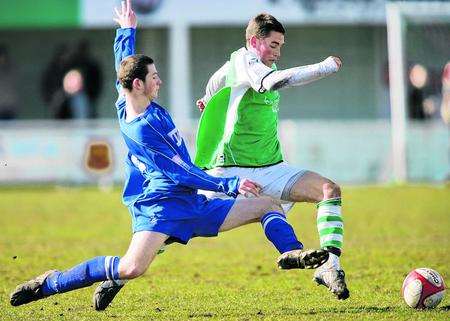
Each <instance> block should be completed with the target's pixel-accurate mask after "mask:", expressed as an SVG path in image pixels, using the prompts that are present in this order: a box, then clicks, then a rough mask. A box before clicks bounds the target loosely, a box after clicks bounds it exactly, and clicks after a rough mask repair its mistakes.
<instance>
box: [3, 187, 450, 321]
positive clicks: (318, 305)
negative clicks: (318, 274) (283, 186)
mask: <svg viewBox="0 0 450 321" xmlns="http://www.w3.org/2000/svg"><path fill="white" fill-rule="evenodd" d="M343 197H344V207H343V208H344V219H345V241H344V247H345V253H344V255H343V258H342V262H343V267H344V268H345V271H346V273H347V281H348V284H349V288H350V291H351V297H350V299H348V300H346V301H343V302H340V301H337V300H335V299H334V298H333V297H332V295H331V294H330V293H329V292H328V291H327V290H326V289H325V288H324V287H317V286H316V285H315V284H314V283H313V282H312V281H311V277H312V271H310V270H306V271H302V270H297V271H295V270H294V271H292V270H291V271H280V270H278V269H277V268H276V264H275V260H276V257H277V253H276V251H275V250H274V249H273V248H272V246H271V245H270V244H269V242H268V241H267V240H266V239H265V237H264V235H263V233H262V231H261V227H260V226H259V224H253V225H251V226H246V227H242V228H240V229H237V230H234V231H231V232H226V233H224V234H222V235H220V236H219V237H217V238H203V239H200V238H198V239H194V240H192V241H191V242H190V244H189V245H188V246H181V245H171V246H169V248H168V250H167V251H166V252H165V253H164V254H162V255H160V256H158V257H157V259H156V260H155V262H154V263H153V264H152V266H151V267H150V269H149V270H148V271H147V273H146V274H145V276H144V277H142V278H140V279H137V280H134V281H131V282H129V283H128V284H127V285H126V286H125V288H124V289H123V290H122V292H121V293H120V294H119V295H118V296H117V297H116V299H115V301H114V303H113V305H112V306H111V307H109V308H108V309H107V310H106V311H104V312H96V311H94V310H93V308H92V307H91V304H92V303H91V296H92V292H93V289H94V287H90V288H87V289H82V290H78V291H74V292H71V293H65V294H62V295H56V296H53V297H50V298H47V299H44V300H41V301H37V302H34V303H31V304H28V305H25V306H21V307H16V308H14V307H11V306H10V305H9V293H10V291H11V290H12V289H13V288H14V287H15V286H16V284H18V283H21V282H23V281H25V280H27V279H30V278H32V277H34V276H36V275H38V274H40V273H42V272H43V271H46V270H47V269H50V268H56V269H65V268H68V267H70V266H72V265H75V264H77V263H79V262H81V261H84V260H86V259H88V258H91V257H93V256H97V255H123V253H124V252H125V251H126V249H127V246H128V242H129V239H130V219H129V216H128V212H127V210H126V208H125V207H123V206H122V205H121V202H120V190H119V189H116V190H114V191H113V192H110V193H104V192H100V191H98V190H97V189H94V188H53V187H43V188H21V189H19V188H2V189H0V321H7V320H14V321H16V320H17V321H18V320H30V321H31V320H121V321H122V320H124V321H128V320H171V321H174V320H242V321H244V320H333V321H334V320H352V321H353V320H390V321H392V320H450V299H449V296H448V294H447V297H446V298H445V299H444V301H443V302H442V303H441V304H440V305H439V306H438V307H437V308H436V309H434V310H431V311H415V310H413V309H411V308H408V307H407V306H406V304H405V303H404V302H403V299H402V298H401V296H400V288H401V284H402V281H403V278H404V277H405V276H406V274H407V273H408V272H409V271H410V270H412V269H414V268H418V267H430V268H433V269H436V270H437V271H438V272H440V273H441V275H442V276H443V277H444V279H446V281H447V285H448V284H449V283H450V189H449V188H448V187H447V188H445V187H428V186H415V187H414V186H403V187H383V188H382V187H370V188H355V187H352V188H344V189H343ZM289 219H290V222H291V223H292V224H293V225H294V227H295V229H296V231H297V233H298V236H299V238H300V239H301V240H302V241H303V243H304V244H305V246H306V247H316V246H318V238H317V232H316V226H315V209H314V206H313V205H305V204H301V205H297V206H296V207H295V208H294V209H293V211H292V212H291V213H290V214H289Z"/></svg>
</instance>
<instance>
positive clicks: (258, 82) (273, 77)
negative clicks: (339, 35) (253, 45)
mask: <svg viewBox="0 0 450 321" xmlns="http://www.w3.org/2000/svg"><path fill="white" fill-rule="evenodd" d="M341 65H342V63H341V60H340V58H337V57H328V58H327V59H325V60H324V61H322V62H319V63H317V64H313V65H307V66H299V67H294V68H289V69H284V70H274V69H272V68H269V67H267V66H266V65H264V64H263V63H262V62H261V60H260V59H259V58H258V57H256V56H253V57H252V56H251V55H248V56H246V57H245V61H244V66H245V67H244V68H245V69H246V71H247V79H248V81H249V85H250V86H251V87H252V88H253V89H254V90H256V91H258V92H260V93H263V92H265V91H269V90H278V89H283V88H289V87H293V86H301V85H305V84H308V83H311V82H313V81H316V80H319V79H322V78H324V77H326V76H329V75H331V74H334V73H336V72H337V71H338V70H339V69H340V67H341Z"/></svg>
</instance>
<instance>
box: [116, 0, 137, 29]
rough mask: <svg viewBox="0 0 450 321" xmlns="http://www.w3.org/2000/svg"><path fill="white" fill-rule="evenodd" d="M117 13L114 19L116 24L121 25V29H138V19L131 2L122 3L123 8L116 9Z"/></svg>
mask: <svg viewBox="0 0 450 321" xmlns="http://www.w3.org/2000/svg"><path fill="white" fill-rule="evenodd" d="M114 11H115V12H116V17H115V18H113V19H114V21H115V22H117V23H118V24H119V25H120V28H136V26H137V19H136V14H135V13H134V11H133V9H132V8H131V0H127V1H126V2H125V1H122V8H121V9H120V11H119V9H117V8H114Z"/></svg>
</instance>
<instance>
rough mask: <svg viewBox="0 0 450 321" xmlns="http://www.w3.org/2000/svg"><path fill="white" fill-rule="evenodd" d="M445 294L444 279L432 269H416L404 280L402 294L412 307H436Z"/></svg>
mask: <svg viewBox="0 0 450 321" xmlns="http://www.w3.org/2000/svg"><path fill="white" fill-rule="evenodd" d="M444 294H445V284H444V279H443V278H442V277H441V276H440V275H439V273H438V272H436V271H435V270H432V269H428V268H421V269H415V270H413V271H411V272H410V273H409V274H408V275H407V276H406V278H405V280H404V281H403V286H402V295H403V298H404V299H405V302H406V304H407V305H409V306H410V307H411V308H415V309H432V308H435V307H436V306H437V305H438V304H439V303H440V302H441V301H442V299H443V298H444Z"/></svg>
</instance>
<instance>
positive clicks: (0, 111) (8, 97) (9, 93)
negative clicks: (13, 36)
mask: <svg viewBox="0 0 450 321" xmlns="http://www.w3.org/2000/svg"><path fill="white" fill-rule="evenodd" d="M13 70H14V68H13V66H12V62H11V60H10V55H9V52H8V49H7V48H6V47H5V46H4V45H0V88H1V89H2V91H1V94H0V120H9V119H14V118H16V116H17V109H18V93H17V87H16V85H17V82H16V76H15V74H14V72H13Z"/></svg>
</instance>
